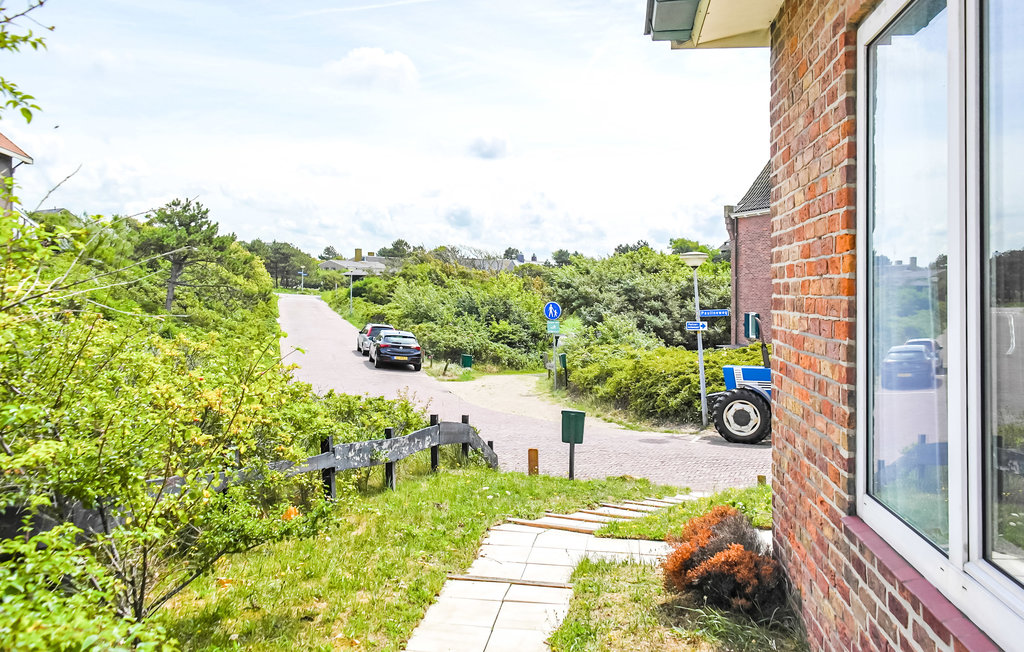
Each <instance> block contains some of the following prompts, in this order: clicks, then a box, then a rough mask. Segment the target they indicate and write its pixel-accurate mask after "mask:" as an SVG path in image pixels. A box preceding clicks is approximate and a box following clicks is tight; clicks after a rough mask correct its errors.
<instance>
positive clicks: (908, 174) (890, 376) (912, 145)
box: [867, 0, 949, 549]
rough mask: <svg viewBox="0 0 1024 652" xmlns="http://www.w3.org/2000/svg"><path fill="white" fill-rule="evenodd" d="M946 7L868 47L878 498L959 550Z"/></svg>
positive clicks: (927, 8)
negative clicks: (949, 383)
mask: <svg viewBox="0 0 1024 652" xmlns="http://www.w3.org/2000/svg"><path fill="white" fill-rule="evenodd" d="M947 33H948V26H947V10H946V3H945V1H944V0H943V1H938V2H937V1H934V0H933V1H930V2H917V3H915V4H912V5H911V6H910V7H908V8H907V9H906V10H905V11H904V12H902V13H901V14H900V15H899V16H898V17H897V18H896V19H895V20H894V21H893V22H892V23H891V24H890V25H889V26H888V27H887V28H886V29H885V30H884V31H883V32H882V33H881V34H880V35H878V37H877V38H875V39H874V40H873V41H872V42H871V44H870V45H869V46H868V66H869V68H868V84H869V88H870V90H869V96H868V106H869V108H868V112H869V116H870V120H869V122H868V125H869V130H870V131H869V136H868V157H869V177H868V189H867V190H868V207H867V209H868V238H869V242H870V245H869V251H870V254H869V255H870V263H869V278H870V280H869V284H870V291H869V293H868V295H869V300H870V304H869V307H868V311H869V312H868V329H869V334H868V347H869V351H870V355H869V357H868V366H869V374H868V377H869V383H870V386H871V390H870V392H871V393H870V396H869V399H870V402H871V403H870V405H871V407H870V413H871V421H870V422H869V423H868V424H867V427H868V446H869V456H870V457H871V465H870V468H869V469H868V474H869V476H870V482H869V485H870V486H869V492H870V493H871V495H872V496H874V497H875V499H877V500H878V501H879V502H880V503H882V504H883V505H885V506H886V507H887V508H888V509H890V510H891V511H892V512H893V513H894V514H895V515H896V516H898V517H899V518H900V519H902V520H903V521H904V522H905V523H907V524H908V525H909V526H911V527H912V528H914V529H915V530H917V531H918V532H919V533H921V534H922V535H923V536H924V537H925V538H927V539H928V540H929V541H931V542H932V543H933V544H935V545H936V546H938V547H940V548H943V549H945V548H946V547H947V546H948V544H949V494H948V473H947V466H948V465H947V441H948V434H947V432H948V418H947V409H946V400H947V399H946V392H947V388H946V381H945V374H944V373H943V372H944V369H945V365H944V362H943V358H942V354H943V351H944V349H945V347H946V342H947V333H946V306H947V300H946V292H947V290H946V260H947V257H948V254H949V245H948V240H949V238H948V227H947V224H948V222H949V219H948V202H947V201H946V195H947V192H946V189H947V188H948V186H949V170H948V165H947V151H948V149H949V141H948V136H947V134H948V131H949V128H948V122H947V112H948V111H947V97H948V95H949V90H948V83H947V82H948V75H947V74H946V59H947V57H948V51H947V39H946V35H947Z"/></svg>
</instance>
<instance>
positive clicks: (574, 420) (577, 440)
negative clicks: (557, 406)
mask: <svg viewBox="0 0 1024 652" xmlns="http://www.w3.org/2000/svg"><path fill="white" fill-rule="evenodd" d="M586 416H587V413H586V412H581V411H579V410H562V442H563V443H566V444H569V479H570V480H572V479H574V478H575V477H576V444H582V443H583V419H584V417H586Z"/></svg>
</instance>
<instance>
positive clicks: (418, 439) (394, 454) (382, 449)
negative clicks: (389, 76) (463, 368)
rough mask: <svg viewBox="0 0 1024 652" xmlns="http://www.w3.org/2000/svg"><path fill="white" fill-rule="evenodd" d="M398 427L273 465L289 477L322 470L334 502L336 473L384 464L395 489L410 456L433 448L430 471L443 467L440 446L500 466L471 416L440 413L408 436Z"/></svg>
mask: <svg viewBox="0 0 1024 652" xmlns="http://www.w3.org/2000/svg"><path fill="white" fill-rule="evenodd" d="M394 433H395V430H394V428H385V429H384V438H383V439H370V440H367V441H356V442H352V443H349V444H338V445H337V446H335V445H334V441H333V439H334V438H333V437H328V438H326V439H324V440H323V441H322V442H320V450H321V451H322V452H321V453H320V454H319V455H314V456H313V457H310V458H308V459H307V460H306V461H305V462H301V463H299V464H293V463H291V462H277V463H275V464H271V468H272V469H274V470H276V471H286V472H287V473H288V474H289V475H295V474H299V473H309V472H311V471H320V472H321V473H322V474H323V481H324V491H325V492H326V494H327V496H328V497H329V498H331V499H334V498H335V496H336V493H337V491H336V486H335V474H336V473H337V472H338V471H348V470H351V469H362V468H366V467H369V466H378V465H381V464H383V465H384V480H385V484H386V485H387V486H388V488H390V489H394V488H395V463H396V462H399V461H401V460H403V459H405V458H407V457H409V456H410V455H414V454H416V453H419V452H420V451H425V450H427V449H428V448H429V449H430V470H431V471H437V469H438V466H439V464H440V447H441V446H445V445H448V444H461V446H462V456H463V457H464V458H465V457H469V449H470V448H474V449H476V450H478V451H480V453H481V455H483V457H484V460H486V462H487V463H488V464H489V465H490V466H491V468H497V467H498V456H497V455H495V453H494V442H493V441H488V442H484V440H482V439H481V438H480V436H479V435H477V434H476V430H474V429H473V426H471V425H469V415H468V414H464V415H462V422H461V423H458V422H452V421H441V420H440V419H439V417H438V415H436V414H432V415H430V425H429V426H427V427H426V428H423V429H421V430H417V431H415V432H412V433H409V434H408V435H405V436H404V437H395V436H394Z"/></svg>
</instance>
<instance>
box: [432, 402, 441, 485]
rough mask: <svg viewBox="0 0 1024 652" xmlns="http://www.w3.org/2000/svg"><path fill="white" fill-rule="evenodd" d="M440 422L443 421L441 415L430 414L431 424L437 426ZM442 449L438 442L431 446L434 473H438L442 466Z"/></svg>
mask: <svg viewBox="0 0 1024 652" xmlns="http://www.w3.org/2000/svg"><path fill="white" fill-rule="evenodd" d="M439 423H441V417H440V416H438V415H436V414H431V415H430V425H432V426H436V425H437V424H439ZM440 450H441V447H440V446H438V445H437V444H434V445H433V446H431V447H430V471H431V472H432V473H436V472H437V467H438V466H440V463H441V457H440Z"/></svg>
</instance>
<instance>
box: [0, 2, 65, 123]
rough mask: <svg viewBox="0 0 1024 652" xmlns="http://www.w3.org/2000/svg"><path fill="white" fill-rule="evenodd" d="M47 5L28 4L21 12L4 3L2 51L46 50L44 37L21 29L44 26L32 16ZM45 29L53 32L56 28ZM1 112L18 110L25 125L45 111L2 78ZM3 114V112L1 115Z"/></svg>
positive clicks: (0, 18)
mask: <svg viewBox="0 0 1024 652" xmlns="http://www.w3.org/2000/svg"><path fill="white" fill-rule="evenodd" d="M45 3H46V0H28V1H27V2H26V3H25V6H24V7H23V8H21V9H9V8H7V7H5V6H3V4H2V3H0V51H7V52H19V51H20V50H21V49H22V48H32V49H33V50H38V49H39V48H45V47H46V43H45V41H44V39H43V37H41V36H37V35H36V34H34V33H32V30H30V29H28V30H26V29H22V28H21V23H22V22H25V21H29V22H33V23H35V24H36V25H40V23H39V22H37V21H36V20H35V19H34V18H33V17H30V16H29V14H30V13H32V12H33V11H35V10H36V9H39V8H40V7H42V6H43V5H44V4H45ZM42 28H43V29H45V30H48V31H52V30H53V27H46V26H42ZM0 109H17V110H18V112H19V113H20V114H21V117H23V118H24V119H25V122H32V115H33V112H34V111H40V110H41V109H40V108H39V106H38V105H37V104H36V103H35V98H34V97H33V96H31V95H29V94H28V93H26V92H24V91H22V90H21V89H20V88H18V85H17V84H15V83H14V82H12V81H11V80H10V79H8V78H6V77H4V76H0ZM2 113H3V111H2V110H0V115H2Z"/></svg>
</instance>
